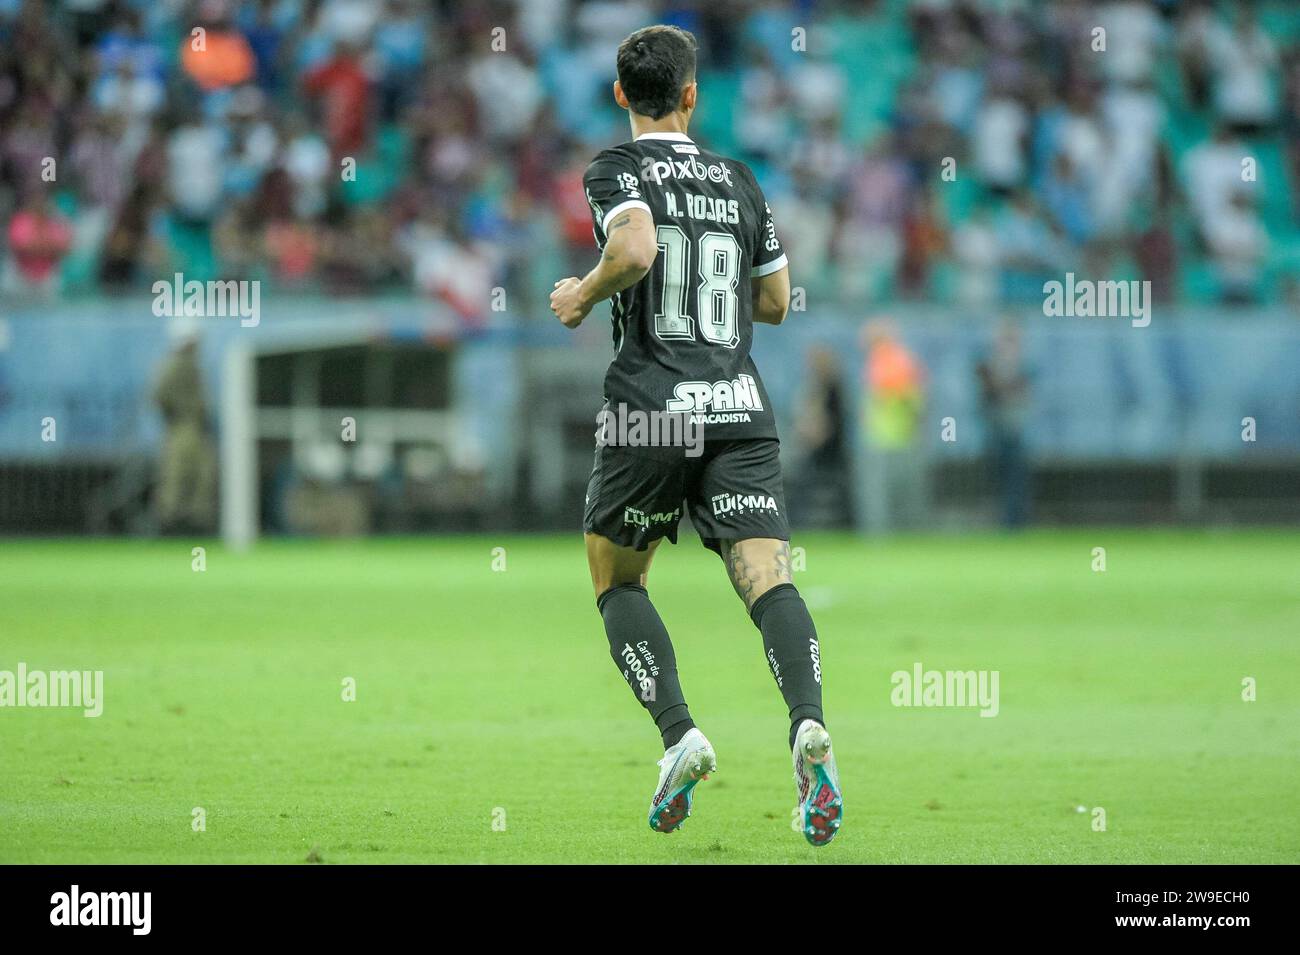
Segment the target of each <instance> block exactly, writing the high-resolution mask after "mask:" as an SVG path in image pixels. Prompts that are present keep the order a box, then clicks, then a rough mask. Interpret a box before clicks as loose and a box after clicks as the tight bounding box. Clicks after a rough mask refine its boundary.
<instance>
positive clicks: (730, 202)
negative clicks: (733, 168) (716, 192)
mask: <svg viewBox="0 0 1300 955" xmlns="http://www.w3.org/2000/svg"><path fill="white" fill-rule="evenodd" d="M664 207H665V208H666V209H667V210H668V215H670V216H672V217H674V218H677V219H680V218H681V217H682V216H689V217H690V218H692V219H699V220H700V221H702V222H727V223H730V224H732V225H736V224H737V223H739V222H740V203H739V202H737V201H736V200H735V199H721V198H719V197H717V196H697V195H695V194H694V193H692V192H685V193H682V194H681V195H680V196H678V194H677V193H676V192H675V191H674V190H672V189H668V190H666V191H665V192H664Z"/></svg>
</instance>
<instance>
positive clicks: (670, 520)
mask: <svg viewBox="0 0 1300 955" xmlns="http://www.w3.org/2000/svg"><path fill="white" fill-rule="evenodd" d="M681 516H682V509H681V508H680V507H679V508H676V509H674V510H671V511H656V512H655V513H654V514H647V513H646V512H645V511H642V510H639V509H637V508H635V507H625V508H623V523H624V524H631V525H632V526H634V527H652V526H654V525H656V524H675V523H677V521H678V520H679V519H680V518H681Z"/></svg>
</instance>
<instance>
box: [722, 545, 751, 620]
mask: <svg viewBox="0 0 1300 955" xmlns="http://www.w3.org/2000/svg"><path fill="white" fill-rule="evenodd" d="M739 543H740V542H739V541H733V540H724V541H723V542H722V546H723V548H724V550H725V551H726V554H727V576H728V577H730V578H731V586H733V587H735V588H736V593H737V595H739V597H740V599H741V600H743V601H745V607H746V608H749V607H751V606H753V604H754V588H755V587H757V586H758V574H757V573H756V572H755V569H754V568H753V567H751V566H750V564H749V562H748V561H747V560H745V558H744V555H742V554H741V553H740V548H739V547H737V546H736V545H737V544H739Z"/></svg>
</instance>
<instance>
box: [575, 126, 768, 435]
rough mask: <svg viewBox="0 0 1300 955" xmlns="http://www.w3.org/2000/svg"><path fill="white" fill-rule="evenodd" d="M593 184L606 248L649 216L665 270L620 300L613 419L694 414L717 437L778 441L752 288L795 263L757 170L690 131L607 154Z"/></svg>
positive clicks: (608, 384)
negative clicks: (634, 216)
mask: <svg viewBox="0 0 1300 955" xmlns="http://www.w3.org/2000/svg"><path fill="white" fill-rule="evenodd" d="M583 185H584V186H585V187H586V190H587V201H588V202H589V203H590V204H591V209H592V216H593V219H594V221H595V230H594V231H595V234H596V244H597V245H598V246H599V247H600V248H601V249H602V250H603V249H604V247H605V228H606V227H607V226H608V225H609V223H610V222H611V220H612V219H613V218H614V217H615V216H616V215H618V214H619V213H621V212H624V211H626V210H627V209H630V208H640V209H645V210H646V211H648V212H649V213H650V215H651V218H652V219H653V220H654V224H655V236H656V239H657V240H658V243H659V255H658V256H657V257H656V259H655V263H654V267H653V268H651V270H650V271H649V272H648V273H646V276H645V277H644V278H643V279H641V281H639V282H637V283H636V284H635V285H633V286H632V287H630V288H627V289H624V290H623V291H622V292H620V293H618V294H617V295H615V296H614V297H613V299H611V302H612V306H611V307H612V311H613V325H614V353H615V354H614V360H613V361H612V362H611V363H610V366H609V371H608V372H606V374H605V401H606V404H607V406H608V407H609V409H610V410H611V411H614V412H615V413H617V411H618V409H619V408H620V406H626V408H627V410H629V411H639V412H675V413H678V414H683V413H686V414H690V415H691V416H692V418H694V419H695V420H696V421H697V422H699V423H700V424H701V425H703V434H704V435H705V437H706V438H708V439H715V438H716V439H724V440H726V439H737V438H774V437H776V421H775V419H774V417H773V414H772V407H771V404H770V402H769V401H768V398H767V391H766V390H765V389H764V387H763V382H762V379H761V378H759V375H758V369H756V368H755V367H754V362H753V360H752V359H751V358H750V356H749V347H750V343H751V342H752V341H753V337H754V324H753V310H752V302H751V300H750V299H751V296H750V283H749V280H750V279H751V278H755V277H758V276H762V275H768V274H770V273H772V272H776V271H779V270H780V269H782V268H784V267H785V264H786V257H785V252H784V250H783V249H782V248H781V242H780V240H779V239H777V237H776V227H775V226H774V225H773V223H772V211H771V209H769V208H768V206H767V203H766V202H765V201H764V200H763V192H762V190H761V189H760V188H759V186H758V182H757V181H756V180H755V179H754V174H753V173H752V172H750V170H749V167H747V166H746V165H745V164H744V163H741V162H737V161H736V160H734V159H727V158H725V157H723V156H719V155H717V154H716V153H711V152H709V151H708V150H705V149H701V148H700V147H699V146H697V145H696V144H695V143H693V142H692V141H691V140H690V139H689V138H688V137H687V136H685V135H683V134H681V133H646V134H644V135H641V136H638V137H637V138H636V140H635V141H634V142H630V143H623V144H622V145H621V146H615V147H613V148H612V149H606V150H604V151H603V152H601V153H600V154H599V155H598V156H597V157H596V158H595V159H594V160H593V161H592V163H591V165H590V166H588V167H587V172H586V175H585V176H584V177H583Z"/></svg>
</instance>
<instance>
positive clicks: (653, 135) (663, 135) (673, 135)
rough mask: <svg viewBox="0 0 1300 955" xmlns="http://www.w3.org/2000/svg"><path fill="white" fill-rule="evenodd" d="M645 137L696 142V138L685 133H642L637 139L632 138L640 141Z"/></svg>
mask: <svg viewBox="0 0 1300 955" xmlns="http://www.w3.org/2000/svg"><path fill="white" fill-rule="evenodd" d="M643 139H666V140H668V141H669V142H674V143H690V142H694V140H692V139H691V137H689V136H687V135H686V134H685V133H642V134H641V135H640V136H638V137H637V138H636V139H634V140H632V142H634V143H639V142H640V141H641V140H643Z"/></svg>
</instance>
